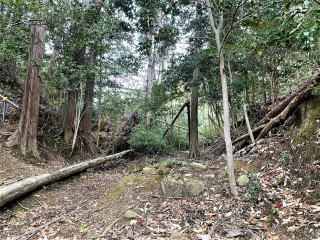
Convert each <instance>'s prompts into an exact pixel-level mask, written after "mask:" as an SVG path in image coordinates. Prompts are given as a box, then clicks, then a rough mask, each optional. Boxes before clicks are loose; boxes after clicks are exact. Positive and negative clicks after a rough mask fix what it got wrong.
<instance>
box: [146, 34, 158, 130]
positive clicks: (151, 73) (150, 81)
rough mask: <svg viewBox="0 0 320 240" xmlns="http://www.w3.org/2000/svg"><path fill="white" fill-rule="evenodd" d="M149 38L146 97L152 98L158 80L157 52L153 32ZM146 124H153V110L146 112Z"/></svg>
mask: <svg viewBox="0 0 320 240" xmlns="http://www.w3.org/2000/svg"><path fill="white" fill-rule="evenodd" d="M149 38H150V39H151V42H152V46H151V49H150V53H149V56H148V69H147V79H146V99H147V100H148V101H150V100H151V94H152V88H153V86H154V84H155V81H156V53H155V43H154V36H153V33H152V30H151V32H150V33H149ZM146 124H147V126H151V112H150V111H148V112H147V114H146Z"/></svg>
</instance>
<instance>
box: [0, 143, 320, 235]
mask: <svg viewBox="0 0 320 240" xmlns="http://www.w3.org/2000/svg"><path fill="white" fill-rule="evenodd" d="M290 154H291V153H290V151H289V150H288V148H287V145H286V139H283V138H274V139H269V140H265V141H263V142H261V143H260V144H257V145H256V146H251V147H247V148H246V149H245V150H243V151H241V152H238V153H237V154H236V155H235V156H236V164H235V165H236V175H237V176H240V175H241V174H247V176H249V178H250V183H249V185H246V186H243V187H239V191H240V194H239V197H238V198H231V197H230V195H229V188H228V181H227V178H226V177H223V172H224V171H225V160H224V158H223V157H220V158H216V156H215V155H214V153H211V154H209V153H206V155H205V156H203V157H202V159H200V160H199V162H201V163H203V164H205V165H207V170H206V171H204V172H202V173H199V177H200V178H201V179H202V180H203V181H204V182H205V183H206V188H207V189H206V191H205V192H204V193H203V194H201V195H200V196H197V197H190V198H186V199H167V198H165V197H164V196H163V194H162V192H161V189H160V184H159V179H157V178H161V176H148V175H144V174H143V173H142V172H140V171H137V172H134V173H131V174H130V175H127V174H126V173H128V171H129V169H132V168H134V166H140V165H143V166H148V165H150V164H152V163H156V162H161V161H164V160H166V159H167V158H169V157H170V158H175V159H177V160H187V153H185V152H179V153H176V154H175V155H170V156H158V155H154V156H145V155H142V154H135V155H130V156H128V157H126V158H123V159H120V160H118V162H117V163H116V164H115V165H113V166H110V165H109V166H108V165H104V166H100V167H96V168H94V169H90V170H88V171H86V172H83V173H81V174H79V175H76V176H73V177H70V178H68V179H66V180H64V181H61V182H58V183H55V184H51V185H49V186H46V187H43V188H42V189H39V190H37V191H35V192H34V193H32V194H30V195H28V196H26V197H24V198H22V199H19V200H17V201H14V202H13V203H12V204H10V205H8V206H6V207H4V208H2V209H0V239H159V240H160V239H162V240H164V239H170V237H172V236H173V235H175V234H178V233H179V234H180V236H182V235H183V234H184V236H185V237H188V238H189V239H202V240H206V239H212V240H213V239H301V240H302V239H319V237H320V231H319V228H320V224H319V222H320V205H319V201H318V200H314V201H312V199H311V200H310V198H308V196H309V195H310V194H312V193H313V192H314V191H316V189H313V188H311V187H310V188H309V187H308V188H305V189H303V190H302V189H300V190H299V189H297V188H296V187H295V186H296V185H297V184H300V183H301V181H303V179H301V176H297V177H295V176H294V175H293V174H291V172H290V171H292V169H290V166H289V162H288V156H289V155H290ZM67 164H68V162H66V161H64V160H63V159H61V158H57V160H53V159H52V160H50V161H48V160H47V162H45V163H38V164H36V163H29V162H25V161H23V160H21V159H20V156H19V155H18V154H17V153H16V151H15V150H9V149H7V148H5V147H1V153H0V165H1V170H0V184H8V183H10V182H14V181H17V180H20V179H22V178H25V177H28V176H33V175H36V174H41V173H44V172H47V171H49V170H52V169H56V168H58V167H63V166H65V165H67ZM310 167H312V168H313V170H315V171H319V168H317V165H312V166H311V165H310ZM126 175H127V176H126ZM221 176H222V177H221ZM129 183H130V184H129ZM121 186H126V187H125V188H122V187H121ZM306 186H311V185H306ZM312 186H315V185H312ZM317 186H319V185H317ZM301 192H303V194H301ZM129 209H131V210H133V211H134V212H135V213H137V214H138V215H139V217H138V218H137V221H131V222H130V221H129V220H126V219H125V218H124V217H123V215H124V213H125V212H126V211H127V210H129ZM171 239H174V238H171ZM177 239H183V238H177ZM186 239H187V238H186Z"/></svg>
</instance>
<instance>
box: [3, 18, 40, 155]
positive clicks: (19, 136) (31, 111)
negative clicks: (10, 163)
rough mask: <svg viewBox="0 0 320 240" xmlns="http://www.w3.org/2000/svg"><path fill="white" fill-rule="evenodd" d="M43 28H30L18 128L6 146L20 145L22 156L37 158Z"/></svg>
mask: <svg viewBox="0 0 320 240" xmlns="http://www.w3.org/2000/svg"><path fill="white" fill-rule="evenodd" d="M44 36H45V26H44V25H40V24H39V25H34V26H32V28H31V44H30V49H29V64H28V67H27V76H26V80H25V85H24V94H23V101H22V107H21V115H20V120H19V126H18V129H17V131H16V132H15V134H13V135H12V136H11V137H10V138H9V139H8V143H7V145H8V146H10V145H11V146H13V145H16V144H19V143H20V150H21V152H22V154H23V155H27V154H29V153H30V154H31V155H33V156H34V157H37V158H39V152H38V144H37V133H38V119H39V105H40V73H41V62H42V60H43V54H44Z"/></svg>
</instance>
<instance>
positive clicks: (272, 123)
mask: <svg viewBox="0 0 320 240" xmlns="http://www.w3.org/2000/svg"><path fill="white" fill-rule="evenodd" d="M310 92H311V90H310V89H309V88H307V89H304V91H302V92H300V93H299V94H298V95H297V96H295V97H294V98H293V100H291V101H290V103H289V104H288V105H287V107H286V108H285V109H284V110H283V111H282V112H281V113H280V114H278V115H277V116H276V117H274V118H272V119H270V121H269V122H268V123H267V124H266V125H265V127H264V128H263V129H262V131H261V132H260V133H259V136H258V138H257V140H259V139H261V138H263V137H264V136H266V135H267V133H268V132H269V131H270V130H271V129H272V128H273V127H275V126H276V125H278V124H279V123H281V122H282V121H284V120H286V119H287V117H288V116H289V114H290V113H291V112H292V111H293V110H295V109H296V108H297V107H298V106H299V104H300V103H302V102H303V101H304V100H305V99H306V98H307V97H308V96H310V94H311V93H310Z"/></svg>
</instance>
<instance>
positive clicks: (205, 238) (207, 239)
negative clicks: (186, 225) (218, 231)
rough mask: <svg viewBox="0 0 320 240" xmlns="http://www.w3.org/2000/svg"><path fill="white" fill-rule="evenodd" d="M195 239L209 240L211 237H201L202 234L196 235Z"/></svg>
mask: <svg viewBox="0 0 320 240" xmlns="http://www.w3.org/2000/svg"><path fill="white" fill-rule="evenodd" d="M197 238H198V239H200V240H211V237H210V235H207V234H205V235H203V234H197Z"/></svg>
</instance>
